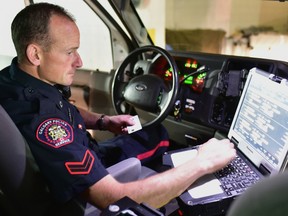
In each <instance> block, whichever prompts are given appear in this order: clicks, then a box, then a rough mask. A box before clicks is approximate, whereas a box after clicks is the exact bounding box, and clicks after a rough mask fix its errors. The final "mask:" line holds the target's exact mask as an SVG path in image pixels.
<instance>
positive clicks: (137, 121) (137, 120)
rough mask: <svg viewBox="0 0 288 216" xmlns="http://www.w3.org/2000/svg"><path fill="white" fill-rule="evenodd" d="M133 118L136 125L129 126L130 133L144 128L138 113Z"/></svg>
mask: <svg viewBox="0 0 288 216" xmlns="http://www.w3.org/2000/svg"><path fill="white" fill-rule="evenodd" d="M131 119H132V120H133V121H134V125H132V126H127V129H128V133H129V134H131V133H134V132H136V131H138V130H141V129H142V125H141V123H140V120H139V118H138V115H135V116H133V117H132V118H131Z"/></svg>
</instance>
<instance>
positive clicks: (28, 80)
mask: <svg viewBox="0 0 288 216" xmlns="http://www.w3.org/2000/svg"><path fill="white" fill-rule="evenodd" d="M9 74H10V76H11V79H13V80H15V81H17V82H19V83H21V84H22V85H24V86H25V87H29V88H33V89H34V90H36V91H38V92H39V93H41V94H42V95H44V96H46V97H47V98H50V99H52V100H54V101H55V102H56V103H58V102H59V100H61V99H62V96H63V95H62V94H61V93H60V92H59V91H58V89H57V88H56V87H55V86H53V85H50V84H48V83H46V82H43V81H42V80H39V79H37V78H35V77H33V76H31V75H30V74H28V73H26V72H25V71H23V70H21V69H20V68H19V67H18V63H17V57H15V58H14V59H13V60H12V63H11V66H10V69H9Z"/></svg>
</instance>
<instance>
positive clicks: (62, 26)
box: [38, 15, 82, 85]
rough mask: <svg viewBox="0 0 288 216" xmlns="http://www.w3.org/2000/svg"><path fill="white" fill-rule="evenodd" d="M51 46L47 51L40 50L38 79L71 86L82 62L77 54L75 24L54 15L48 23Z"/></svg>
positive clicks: (78, 35) (77, 38)
mask: <svg viewBox="0 0 288 216" xmlns="http://www.w3.org/2000/svg"><path fill="white" fill-rule="evenodd" d="M50 36H51V38H52V44H51V46H50V49H49V50H48V51H44V50H43V49H42V51H41V55H40V58H41V60H40V65H39V67H38V75H39V78H40V79H41V80H43V81H45V82H48V83H50V84H62V85H71V83H72V81H73V77H74V74H75V71H76V69H77V68H79V67H81V66H82V60H81V58H80V56H79V53H78V52H77V49H78V48H79V44H80V33H79V30H78V27H77V26H76V24H75V23H74V22H72V21H70V20H68V19H67V18H63V17H60V16H56V15H54V16H53V17H52V18H51V23H50Z"/></svg>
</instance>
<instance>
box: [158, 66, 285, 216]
mask: <svg viewBox="0 0 288 216" xmlns="http://www.w3.org/2000/svg"><path fill="white" fill-rule="evenodd" d="M287 123H288V81H287V80H286V79H282V78H281V77H278V76H275V75H274V74H269V73H267V72H265V71H262V70H260V69H257V68H252V69H251V70H250V71H249V74H248V76H247V79H246V82H245V86H244V89H243V92H242V94H241V97H240V100H239V103H238V106H237V110H236V112H235V115H234V118H233V121H232V124H231V127H230V129H229V132H228V138H229V139H230V140H231V141H232V142H233V143H234V144H235V147H236V149H237V154H238V155H237V158H236V159H235V160H233V161H232V163H231V164H229V165H228V166H227V167H225V168H224V169H222V170H220V171H219V172H216V173H214V174H210V175H206V176H203V177H202V178H200V179H199V180H197V181H196V182H195V183H193V184H192V185H191V187H190V188H188V190H187V191H186V192H184V193H183V194H182V195H181V196H180V197H179V201H180V202H179V205H180V208H181V210H182V211H183V214H184V215H189V216H190V215H220V214H224V213H225V212H226V210H227V209H228V207H229V206H230V204H231V202H232V201H233V200H234V199H235V198H236V197H237V196H239V195H240V194H241V193H243V192H244V191H245V190H246V188H249V187H250V186H251V185H253V184H254V183H255V182H257V181H259V180H260V179H261V178H263V177H265V176H269V175H275V174H277V173H279V172H283V171H284V169H285V168H286V165H287V152H288V126H287V125H288V124H287ZM196 153H197V148H194V147H191V148H187V149H185V150H181V151H174V152H171V153H168V154H166V155H165V156H164V157H163V163H164V164H166V165H172V166H178V165H179V164H181V163H183V162H185V161H186V160H188V159H191V157H193V155H195V154H196ZM244 163H246V164H247V165H246V164H244ZM234 165H239V167H238V168H235V167H234ZM234 176H236V177H240V180H237V181H236V182H233V178H234Z"/></svg>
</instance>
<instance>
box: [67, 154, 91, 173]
mask: <svg viewBox="0 0 288 216" xmlns="http://www.w3.org/2000/svg"><path fill="white" fill-rule="evenodd" d="M93 163H94V156H93V154H92V153H91V152H90V151H89V150H87V151H86V153H85V155H84V157H83V159H82V161H79V162H66V163H65V166H66V168H67V170H68V172H69V173H70V174H71V175H87V174H89V173H90V171H91V169H92V167H93Z"/></svg>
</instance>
